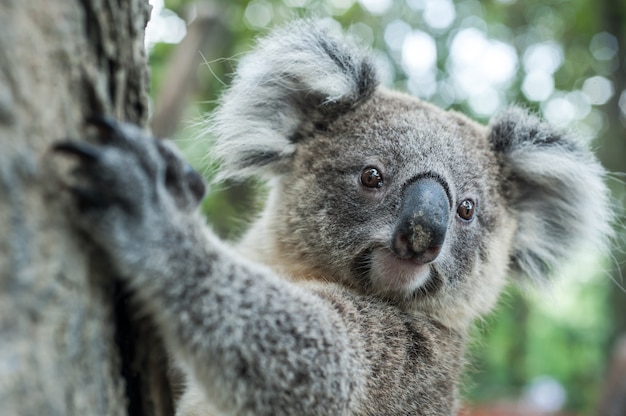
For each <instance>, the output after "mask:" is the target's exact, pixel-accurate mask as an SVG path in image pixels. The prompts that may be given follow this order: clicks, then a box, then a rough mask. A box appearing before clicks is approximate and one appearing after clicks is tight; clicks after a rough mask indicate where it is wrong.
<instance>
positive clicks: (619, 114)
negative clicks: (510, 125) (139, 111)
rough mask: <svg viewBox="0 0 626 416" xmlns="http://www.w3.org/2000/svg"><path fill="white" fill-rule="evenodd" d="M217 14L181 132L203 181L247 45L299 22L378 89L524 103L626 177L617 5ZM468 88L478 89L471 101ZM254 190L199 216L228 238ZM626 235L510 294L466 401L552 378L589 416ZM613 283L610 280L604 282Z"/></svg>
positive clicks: (155, 79)
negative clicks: (331, 28) (347, 45)
mask: <svg viewBox="0 0 626 416" xmlns="http://www.w3.org/2000/svg"><path fill="white" fill-rule="evenodd" d="M201 3H202V2H198V1H191V0H167V1H166V2H165V6H166V7H167V8H168V9H170V10H171V11H173V12H174V13H176V14H177V15H179V16H187V15H189V14H191V15H193V10H194V7H196V6H197V5H199V4H201ZM205 3H206V2H205ZM212 5H213V6H214V7H217V10H219V12H218V14H219V16H220V21H221V23H222V24H223V25H224V31H223V37H220V38H219V39H214V40H213V43H211V42H209V44H212V45H213V52H215V50H219V53H220V54H221V55H220V56H215V53H212V50H207V51H201V52H202V54H203V57H204V58H205V59H206V62H205V63H203V64H201V65H200V67H199V70H198V77H199V80H198V83H197V85H196V87H195V89H194V93H193V96H192V97H191V100H190V101H191V102H190V105H189V107H188V108H187V110H186V112H185V114H184V116H183V119H182V122H181V125H180V129H179V131H178V133H177V134H176V137H177V138H178V143H179V145H180V146H181V148H182V149H183V150H184V152H185V153H186V154H187V156H188V158H189V160H190V161H191V162H192V164H193V165H194V166H195V167H196V168H197V169H198V170H200V171H202V172H204V173H205V175H206V177H207V179H209V180H210V178H211V177H212V172H213V171H214V166H212V165H211V163H209V162H207V158H206V157H205V156H206V154H207V153H208V152H209V145H208V143H209V142H210V140H208V138H207V137H206V133H205V127H206V116H205V115H206V114H210V112H211V110H212V109H213V108H214V106H215V104H216V100H217V99H218V97H219V93H220V91H221V90H222V89H223V88H224V86H225V85H227V84H228V83H229V80H230V74H232V72H233V69H234V67H235V66H236V62H237V59H238V57H239V56H240V55H241V54H242V53H245V52H246V51H248V50H250V49H251V47H252V46H253V44H254V39H255V37H256V36H258V35H260V34H263V33H266V32H267V31H268V30H269V28H270V27H272V26H274V25H276V24H281V23H283V22H286V21H288V20H290V19H293V18H295V17H302V16H318V17H319V16H321V17H329V18H332V19H334V20H335V21H337V22H338V23H339V24H341V26H343V27H344V28H345V29H346V30H347V31H348V32H350V33H352V34H353V35H354V36H355V37H356V38H358V39H360V41H361V42H362V43H363V44H364V46H366V47H369V48H372V49H374V50H375V51H376V54H377V55H376V56H377V57H378V60H379V64H380V65H381V67H382V68H383V69H384V73H385V76H384V77H383V78H384V79H383V81H384V82H385V83H386V84H388V85H390V86H393V87H394V88H397V89H401V90H406V91H409V92H411V93H413V94H416V95H418V96H421V98H425V99H428V100H429V101H431V102H434V103H436V104H437V105H440V106H442V107H444V108H451V109H458V110H460V111H463V112H466V113H469V114H470V115H472V116H473V117H475V118H477V119H479V120H482V121H487V120H488V118H489V117H490V116H491V115H492V114H493V113H494V112H497V111H498V110H501V109H502V108H503V107H504V106H505V105H507V103H517V104H521V105H524V106H526V107H529V108H531V109H534V110H536V111H538V112H541V113H543V115H544V116H545V117H546V118H548V119H549V120H550V121H552V122H553V123H555V124H559V125H561V126H563V127H567V128H569V129H572V130H575V131H576V133H578V134H579V135H581V136H583V137H585V138H587V139H593V140H595V142H594V144H595V146H596V147H597V148H599V150H600V151H599V154H600V156H601V158H602V159H603V162H604V163H605V165H606V166H607V168H608V169H609V170H610V171H613V172H624V171H626V139H625V138H624V125H625V124H624V122H625V120H626V118H625V115H626V93H624V90H625V89H626V71H625V69H624V66H625V65H626V62H625V60H624V52H623V48H625V47H626V38H625V34H626V28H625V26H626V18H625V17H626V13H625V12H626V5H624V4H623V3H620V2H616V1H613V0H599V1H594V0H524V1H522V0H517V1H515V0H501V1H484V2H479V1H477V0H456V1H454V2H451V1H448V0H406V1H404V0H403V1H390V0H389V1H385V0H378V1H374V0H359V1H354V0H252V1H248V0H232V1H222V2H218V1H214V2H212ZM450 6H451V7H452V9H450ZM438 7H439V9H438ZM450 10H452V15H450ZM411 36H413V37H412V38H411V39H412V40H413V41H415V44H416V45H424V46H425V47H432V46H433V45H434V50H435V52H436V56H435V57H434V61H433V62H430V61H428V59H427V58H428V57H427V56H424V55H425V54H422V55H420V53H421V51H413V50H411V49H410V48H408V47H407V46H406V42H407V38H408V37H411ZM462 40H463V41H464V42H465V43H462V42H461V41H462ZM472 42H473V43H472ZM458 44H462V45H466V49H467V48H469V49H470V53H471V52H472V51H471V49H472V47H474V48H483V49H484V53H483V55H481V56H480V57H479V58H475V59H474V60H477V59H483V60H484V62H482V64H483V66H482V67H480V66H479V67H478V69H477V70H474V73H472V72H471V71H470V72H467V71H466V70H470V69H471V68H469V67H471V65H473V63H472V62H470V61H463V60H462V59H461V58H459V56H454V53H457V55H458V54H459V53H463V49H460V52H459V50H457V49H455V47H456V46H455V45H458ZM216 45H217V46H219V47H217V46H216ZM409 46H410V44H409ZM620 47H621V48H622V49H620ZM174 48H175V45H171V44H165V43H156V44H155V45H154V46H153V47H152V48H151V50H150V62H151V67H152V94H153V96H156V97H158V94H159V91H160V89H161V86H162V84H163V83H166V82H168V80H167V79H165V71H164V67H165V65H166V64H167V62H168V58H169V57H170V56H171V54H172V51H173V49H174ZM455 51H456V52H455ZM533 54H534V55H533ZM490 59H491V60H490ZM507 60H508V61H507ZM550 60H553V61H554V63H553V66H552V67H550V65H551V64H550ZM507 63H508V64H507ZM479 64H480V62H479ZM507 65H508V66H507ZM511 65H512V66H511ZM511 68H512V72H510V73H507V72H506V71H507V70H511ZM464 71H465V72H464ZM477 71H478V73H476V72H477ZM481 71H482V72H483V74H481ZM498 71H499V72H498ZM540 71H543V72H540ZM531 74H532V75H534V77H533V76H531ZM477 75H478V76H479V78H471V77H472V76H473V77H476V76H477ZM481 75H483V77H482V79H481V78H480V76H481ZM489 76H491V77H492V78H493V80H491V81H490V80H489V79H488V78H489ZM468 77H469V78H468ZM465 78H467V79H465ZM424 80H427V81H428V82H423V81H424ZM473 84H478V85H479V86H481V88H482V89H473V87H472V86H473ZM610 185H611V186H612V188H613V191H614V195H615V201H616V208H617V211H618V214H621V211H620V210H621V209H622V207H623V206H624V205H625V204H624V201H625V190H624V181H621V180H613V181H611V183H610ZM259 189H262V188H260V187H259V186H257V184H229V185H228V186H221V187H219V188H215V189H214V190H213V191H212V192H211V193H210V194H209V196H208V197H207V199H206V200H205V202H204V205H203V209H204V210H205V212H206V213H207V216H208V218H209V219H210V222H211V223H212V224H213V225H214V227H215V228H216V230H217V231H218V232H219V233H220V234H221V235H223V236H227V237H236V236H237V235H238V234H239V233H240V232H241V231H242V230H243V229H244V228H245V224H246V220H248V219H250V218H251V216H253V215H254V213H255V212H256V211H257V210H258V205H259V202H258V201H257V199H256V198H255V197H254V195H256V194H258V190H259ZM581 215H592V213H581ZM622 221H623V220H622ZM623 223H624V221H623V222H622V224H623ZM623 228H624V227H623V225H620V229H618V230H617V231H618V233H617V237H616V239H615V244H616V247H617V249H616V250H615V252H614V254H613V256H612V257H611V259H603V258H601V259H598V258H596V257H594V256H591V257H589V256H582V257H583V259H582V261H581V263H580V264H575V265H570V266H569V267H567V268H566V269H565V271H564V272H563V276H561V277H560V278H559V279H558V283H557V286H556V287H554V288H553V289H552V291H551V293H548V294H547V293H543V290H537V291H535V292H532V290H531V292H530V293H524V294H522V293H521V292H520V290H517V289H515V288H512V289H510V290H509V291H508V292H507V294H505V296H503V298H502V301H501V302H500V304H499V305H498V307H497V310H496V311H495V313H494V314H492V315H490V316H488V317H486V318H485V320H484V321H482V322H480V323H479V324H478V325H477V327H476V330H475V331H474V332H475V333H474V334H473V339H474V341H473V343H472V345H471V348H470V354H469V356H470V363H471V365H470V370H469V373H470V374H469V376H468V378H469V379H470V380H471V381H470V382H469V383H468V387H467V388H466V389H465V392H464V393H465V396H466V397H467V398H468V399H469V400H472V401H487V400H501V399H503V398H504V399H507V398H508V399H512V400H514V399H517V398H519V397H522V396H524V394H525V392H527V389H528V387H529V386H530V385H531V383H532V381H533V380H535V379H537V378H538V377H544V376H549V377H551V378H553V379H554V380H556V381H558V382H559V383H560V384H561V385H562V386H564V388H565V390H566V392H567V401H566V408H567V409H569V410H572V411H576V412H578V413H579V414H593V413H594V410H593V409H594V408H595V406H596V405H597V400H598V396H599V389H600V386H601V383H602V379H603V375H604V371H605V365H606V359H607V352H608V350H609V347H610V344H611V343H612V341H613V340H614V339H615V337H616V336H617V335H618V334H619V333H620V332H624V331H626V307H625V306H623V305H625V304H626V297H625V296H624V293H623V290H621V289H620V285H622V286H624V282H623V281H621V267H622V266H623V264H624V261H625V258H624V256H625V255H624V247H625V246H626V245H625V244H624V235H623V234H624V233H623ZM588 257H589V258H588ZM611 273H612V274H613V275H614V276H615V277H614V280H615V281H611V279H609V278H608V276H609V275H610V274H611ZM589 276H592V277H593V278H589Z"/></svg>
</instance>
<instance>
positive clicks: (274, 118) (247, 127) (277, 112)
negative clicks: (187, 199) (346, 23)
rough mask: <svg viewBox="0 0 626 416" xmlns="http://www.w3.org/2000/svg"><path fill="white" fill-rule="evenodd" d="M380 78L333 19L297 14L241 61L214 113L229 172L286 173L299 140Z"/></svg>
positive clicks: (353, 102) (215, 130) (366, 94)
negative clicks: (337, 30)
mask: <svg viewBox="0 0 626 416" xmlns="http://www.w3.org/2000/svg"><path fill="white" fill-rule="evenodd" d="M361 49H362V48H361ZM376 85H377V77H376V73H375V70H374V65H373V63H372V61H371V59H370V57H369V56H367V55H364V54H363V52H361V50H360V49H359V48H358V47H357V46H356V45H353V44H351V43H349V42H348V41H346V40H345V39H343V38H342V37H340V36H338V35H336V34H333V33H332V30H331V28H330V25H329V24H328V22H324V21H312V20H306V21H296V22H293V23H291V24H290V25H288V26H286V27H283V28H281V29H277V30H275V31H273V32H272V33H271V34H270V35H269V36H268V37H266V38H264V39H261V40H259V42H258V45H257V47H256V49H255V50H254V51H253V52H252V53H250V54H249V55H248V56H247V57H245V58H244V59H243V60H242V62H241V64H240V65H239V67H238V69H237V72H236V75H235V78H234V80H233V83H232V86H231V87H230V89H229V90H228V91H227V92H226V93H225V94H224V96H223V97H222V101H221V106H220V107H219V108H218V110H217V111H216V113H215V114H214V116H213V120H212V124H213V127H212V131H213V134H214V135H215V137H216V147H215V150H214V151H215V154H216V155H217V157H219V158H220V159H221V160H222V166H223V172H222V175H221V176H222V178H224V177H245V176H248V175H251V174H258V173H262V174H268V173H269V174H276V173H280V172H281V171H283V170H284V169H285V166H286V162H287V161H288V160H289V158H290V156H291V155H292V154H293V153H294V151H295V148H296V144H297V142H298V141H299V140H302V139H303V138H304V137H306V136H307V134H309V133H310V132H312V131H313V130H314V129H316V128H321V127H323V126H324V124H326V123H328V121H330V120H332V118H333V117H336V116H338V115H339V114H341V113H343V112H345V111H349V110H350V109H352V108H354V107H355V106H356V105H357V104H359V103H360V102H362V101H363V100H365V99H367V98H368V97H369V96H370V95H371V94H372V92H373V91H374V89H375V88H376Z"/></svg>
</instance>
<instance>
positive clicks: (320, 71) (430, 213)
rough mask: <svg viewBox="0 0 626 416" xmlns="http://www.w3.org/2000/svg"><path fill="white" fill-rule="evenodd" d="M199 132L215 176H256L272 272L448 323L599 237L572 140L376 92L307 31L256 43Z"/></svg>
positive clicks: (516, 115)
mask: <svg viewBox="0 0 626 416" xmlns="http://www.w3.org/2000/svg"><path fill="white" fill-rule="evenodd" d="M213 121H214V133H215V135H216V137H217V146H216V152H217V153H218V155H219V157H220V158H221V159H222V161H223V166H224V173H223V176H224V177H246V176H249V175H257V174H258V175H262V176H265V177H266V178H270V179H271V183H272V187H273V188H272V193H271V195H270V201H269V202H268V205H267V207H266V211H265V213H264V219H263V221H264V225H265V226H267V227H268V229H267V234H266V235H267V236H268V238H269V240H271V241H265V242H262V244H267V245H268V246H271V247H272V250H273V253H274V256H275V257H276V256H277V257H278V262H279V263H282V264H279V266H281V267H282V268H283V269H285V270H288V271H291V272H292V273H294V274H298V273H303V274H312V275H315V276H317V277H318V278H321V279H326V280H329V281H336V282H339V283H341V284H344V285H347V286H349V287H352V288H354V289H355V290H357V291H360V292H362V293H366V294H371V295H373V296H382V297H384V298H387V299H389V300H391V301H393V302H396V303H398V304H399V305H401V306H403V307H405V308H411V309H416V310H422V311H424V312H426V313H429V314H431V315H434V316H435V317H437V318H438V319H440V320H441V321H442V322H444V323H445V324H447V325H450V326H464V325H466V324H467V323H468V321H469V320H470V319H471V318H473V317H475V316H476V315H478V314H480V313H483V312H486V311H487V310H489V309H490V308H491V307H492V306H493V304H494V302H495V299H496V297H497V295H498V293H499V291H500V288H501V286H502V285H503V283H504V281H505V276H506V275H507V273H510V274H511V275H519V276H523V277H529V278H531V279H535V280H541V279H544V278H545V277H546V276H547V275H548V274H549V273H550V272H551V270H552V269H553V268H554V267H555V266H556V265H557V264H558V263H559V262H562V261H563V260H565V259H567V258H568V257H569V256H571V255H572V254H573V250H574V249H575V247H576V246H577V244H578V243H579V242H580V241H581V240H586V241H589V242H590V243H592V244H600V243H601V242H602V241H603V237H604V235H605V234H606V233H607V232H608V230H609V227H608V225H607V222H608V218H609V211H608V209H607V198H608V194H607V189H606V187H605V185H604V184H603V180H602V176H603V170H602V168H601V167H600V165H599V164H598V163H597V161H596V160H595V158H594V157H593V155H592V154H591V153H590V152H589V151H588V150H587V149H586V148H585V146H583V145H582V144H581V143H579V142H577V141H575V140H574V139H572V138H571V137H568V136H566V135H563V134H562V133H560V132H558V131H556V130H555V129H553V128H551V127H550V126H548V125H547V124H545V123H543V122H542V121H540V120H539V119H538V118H536V117H535V116H532V115H530V114H528V113H526V112H525V111H523V110H520V109H510V110H508V111H506V112H504V113H503V114H502V115H500V116H499V117H498V118H497V119H495V120H493V121H492V122H491V123H490V125H489V126H483V125H480V124H478V123H475V122H473V121H471V120H469V119H468V118H466V117H465V116H463V115H461V114H458V113H455V112H448V111H444V110H441V109H439V108H437V107H434V106H432V105H430V104H427V103H424V102H422V101H420V100H418V99H415V98H412V97H410V96H407V95H405V94H400V93H396V92H392V91H389V90H386V89H385V88H382V87H379V86H378V83H377V79H376V71H375V68H374V65H373V63H372V60H371V58H370V57H369V56H368V55H367V54H365V53H363V52H362V51H361V50H360V49H359V48H358V47H356V46H354V45H352V44H350V43H349V42H347V41H346V40H344V39H342V38H341V37H339V36H336V35H333V34H331V31H330V30H329V29H328V28H327V27H326V26H325V25H324V24H323V23H320V22H311V21H305V22H302V21H300V22H296V23H294V24H291V25H289V26H287V27H285V28H283V29H280V30H277V31H275V32H273V33H272V34H271V35H270V36H269V37H268V38H265V39H263V40H261V41H260V42H259V45H258V48H257V49H256V50H255V51H254V52H253V53H251V54H250V55H249V56H248V57H247V58H246V59H245V60H244V61H243V62H242V64H241V65H240V67H239V69H238V72H237V74H236V77H235V79H234V81H233V85H232V87H231V88H230V89H229V91H227V93H226V94H225V95H224V97H223V101H222V105H221V107H220V109H219V110H218V111H217V112H216V114H215V117H214V120H213ZM274 261H276V260H274ZM520 278H521V277H520Z"/></svg>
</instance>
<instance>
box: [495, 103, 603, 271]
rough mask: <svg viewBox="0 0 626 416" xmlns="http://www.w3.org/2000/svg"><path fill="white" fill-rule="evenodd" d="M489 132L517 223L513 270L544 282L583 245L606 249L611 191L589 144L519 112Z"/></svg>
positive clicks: (504, 116)
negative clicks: (586, 144)
mask: <svg viewBox="0 0 626 416" xmlns="http://www.w3.org/2000/svg"><path fill="white" fill-rule="evenodd" d="M490 128H491V132H490V139H491V143H492V145H493V148H494V150H495V151H496V154H497V155H498V157H499V158H500V161H501V164H502V172H503V175H504V178H503V180H502V184H503V191H504V194H505V195H506V197H507V198H508V205H509V207H510V209H511V211H512V212H513V214H514V215H516V217H517V219H518V230H517V234H516V235H515V239H514V247H513V252H512V259H511V260H512V267H513V270H514V271H516V272H519V273H521V274H523V275H526V276H529V277H531V278H533V279H535V280H537V279H545V278H546V277H547V275H548V274H549V272H550V271H552V270H553V269H554V268H555V266H557V265H558V263H559V262H561V261H563V260H565V259H567V258H568V257H569V258H571V257H572V256H573V255H575V254H576V253H575V251H574V249H575V248H577V246H579V245H580V244H581V243H588V244H589V245H592V246H595V247H600V248H604V247H605V244H606V238H607V236H608V235H610V233H611V227H610V221H611V217H612V214H611V210H610V208H609V191H608V188H607V187H606V185H605V184H604V181H603V177H604V175H605V171H604V169H603V168H602V166H600V164H599V163H598V161H597V160H596V158H595V157H594V155H593V154H592V153H591V151H590V150H589V149H588V148H587V147H586V146H585V144H584V143H581V142H579V141H577V140H575V139H573V138H572V137H569V136H567V135H566V134H563V133H562V132H559V131H557V130H556V129H554V128H553V127H551V126H550V125H548V124H547V123H545V122H542V121H540V120H539V119H538V118H537V117H535V116H533V115H530V114H528V113H527V112H526V111H524V110H521V109H519V108H513V109H510V110H508V111H507V112H505V113H504V114H502V115H501V116H500V117H498V118H497V119H496V120H494V121H493V122H492V123H491V126H490Z"/></svg>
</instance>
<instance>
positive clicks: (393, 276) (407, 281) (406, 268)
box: [370, 248, 430, 294]
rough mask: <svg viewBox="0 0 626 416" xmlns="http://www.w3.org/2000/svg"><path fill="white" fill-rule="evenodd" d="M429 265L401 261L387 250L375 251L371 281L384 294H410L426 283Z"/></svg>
mask: <svg viewBox="0 0 626 416" xmlns="http://www.w3.org/2000/svg"><path fill="white" fill-rule="evenodd" d="M429 275H430V266H429V265H428V264H418V263H416V262H414V261H412V260H405V259H401V258H399V257H398V256H396V255H395V254H393V253H392V252H391V251H389V250H388V249H385V248H380V249H377V250H374V252H373V253H372V263H371V270H370V279H371V282H372V285H373V287H374V288H375V289H376V290H377V291H379V292H383V293H394V294H408V293H412V292H414V291H415V290H417V289H419V288H420V287H421V286H422V285H424V284H425V283H426V281H427V280H428V277H429Z"/></svg>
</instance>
